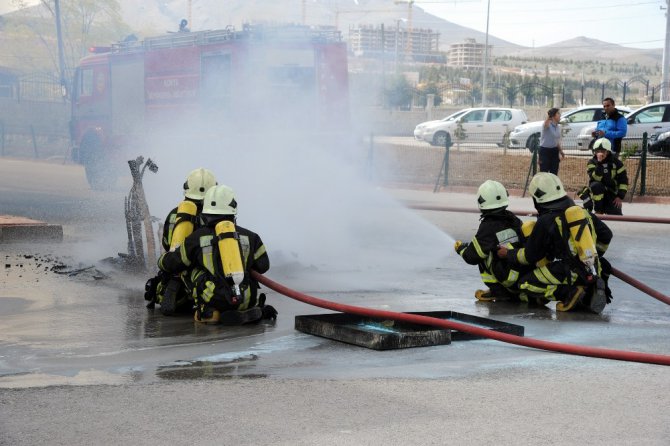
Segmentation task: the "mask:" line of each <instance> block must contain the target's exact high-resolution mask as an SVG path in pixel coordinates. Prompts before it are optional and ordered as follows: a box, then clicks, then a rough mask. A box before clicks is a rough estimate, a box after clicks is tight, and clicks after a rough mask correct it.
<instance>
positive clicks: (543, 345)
mask: <svg viewBox="0 0 670 446" xmlns="http://www.w3.org/2000/svg"><path fill="white" fill-rule="evenodd" d="M617 273H619V271H617ZM251 275H252V277H253V278H254V279H256V280H258V281H259V282H260V283H262V284H263V285H265V286H267V287H268V288H270V289H272V290H274V291H276V292H277V293H280V294H283V295H284V296H287V297H290V298H291V299H295V300H298V301H300V302H303V303H306V304H309V305H314V306H317V307H321V308H325V309H328V310H333V311H340V312H343V313H350V314H357V315H359V316H366V317H373V318H379V319H391V320H394V321H402V322H409V323H414V324H421V325H430V326H434V327H441V328H446V329H449V330H458V331H461V332H463V333H469V334H472V335H475V336H481V337H484V338H488V339H494V340H496V341H502V342H507V343H510V344H515V345H521V346H524V347H530V348H535V349H539V350H548V351H554V352H559V353H567V354H570V355H577V356H590V357H594V358H603V359H614V360H618V361H630V362H641V363H647V364H659V365H670V355H660V354H654V353H643V352H632V351H624V350H612V349H606V348H600V347H589V346H583V345H574V344H562V343H558V342H552V341H545V340H542V339H533V338H526V337H523V336H516V335H512V334H508V333H501V332H497V331H491V330H487V329H484V328H481V327H477V326H474V325H469V324H464V323H462V322H456V321H450V320H445V319H439V318H434V317H429V316H421V315H416V314H408V313H398V312H395V311H387V310H376V309H372V308H366V307H358V306H354V305H347V304H341V303H337V302H331V301H327V300H324V299H320V298H317V297H313V296H310V295H307V294H304V293H301V292H299V291H295V290H292V289H290V288H288V287H286V286H284V285H281V284H280V283H277V282H275V281H273V280H271V279H268V278H267V277H265V276H263V275H262V274H259V273H257V272H255V271H252V272H251ZM617 277H618V276H617Z"/></svg>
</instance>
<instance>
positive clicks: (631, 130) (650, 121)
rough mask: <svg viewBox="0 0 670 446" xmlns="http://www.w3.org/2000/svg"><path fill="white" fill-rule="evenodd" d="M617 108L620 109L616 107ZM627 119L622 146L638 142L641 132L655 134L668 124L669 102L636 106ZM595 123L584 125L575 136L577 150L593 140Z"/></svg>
mask: <svg viewBox="0 0 670 446" xmlns="http://www.w3.org/2000/svg"><path fill="white" fill-rule="evenodd" d="M617 110H621V109H620V108H619V107H617ZM627 119H628V132H627V134H626V137H625V138H624V148H627V147H628V148H629V147H632V146H634V145H638V146H639V144H640V141H641V139H642V134H643V133H645V132H646V133H647V136H648V137H649V138H651V136H653V135H655V134H656V133H659V132H660V131H662V130H663V129H664V128H665V127H667V126H668V125H670V102H669V101H666V102H654V103H653V104H647V105H645V106H643V107H640V108H638V109H637V110H635V111H634V112H632V113H631V114H630V115H628V116H627ZM596 125H597V124H596V123H594V124H593V125H590V126H588V127H585V128H583V129H582V131H581V132H580V134H579V136H578V138H577V146H578V148H579V150H589V149H590V148H589V144H590V143H591V140H593V136H591V133H592V132H593V131H594V130H595V129H596Z"/></svg>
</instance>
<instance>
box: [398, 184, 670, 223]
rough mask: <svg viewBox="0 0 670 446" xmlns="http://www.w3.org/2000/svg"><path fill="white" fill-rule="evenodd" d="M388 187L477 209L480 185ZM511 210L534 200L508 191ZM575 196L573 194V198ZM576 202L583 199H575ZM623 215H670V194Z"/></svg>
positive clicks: (422, 199) (628, 206)
mask: <svg viewBox="0 0 670 446" xmlns="http://www.w3.org/2000/svg"><path fill="white" fill-rule="evenodd" d="M385 188H386V189H387V190H388V191H389V193H390V194H391V195H393V196H394V197H395V198H397V199H398V200H399V201H401V202H403V203H406V204H410V205H418V204H426V205H436V206H446V207H453V208H466V209H472V210H473V212H478V208H477V199H476V195H477V188H474V187H471V188H468V187H446V188H444V187H442V188H440V190H439V191H438V192H433V187H432V186H426V187H421V186H416V185H415V186H410V185H406V184H402V185H401V184H392V185H386V186H385ZM509 193H510V197H509V201H510V205H509V210H511V211H513V212H514V213H516V214H520V215H523V214H529V213H533V212H535V208H534V207H533V201H532V199H531V198H530V196H529V195H528V194H527V193H526V196H525V197H522V196H521V195H522V193H523V191H522V190H518V189H512V190H509ZM573 198H574V197H573ZM576 203H577V204H581V201H579V200H576ZM623 214H624V216H639V217H654V218H670V197H639V196H636V197H634V199H633V203H628V201H625V202H624V205H623Z"/></svg>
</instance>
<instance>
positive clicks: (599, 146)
mask: <svg viewBox="0 0 670 446" xmlns="http://www.w3.org/2000/svg"><path fill="white" fill-rule="evenodd" d="M596 150H607V151H608V152H611V151H612V143H611V142H610V140H609V139H607V138H599V139H596V142H594V143H593V151H594V152H595V151H596Z"/></svg>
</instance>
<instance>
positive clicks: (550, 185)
mask: <svg viewBox="0 0 670 446" xmlns="http://www.w3.org/2000/svg"><path fill="white" fill-rule="evenodd" d="M528 189H529V190H530V195H531V196H532V197H533V199H534V200H535V201H536V202H537V203H549V202H551V201H555V200H558V199H559V198H563V197H565V196H566V195H567V194H566V193H565V189H564V188H563V183H562V182H561V179H560V178H558V177H557V176H556V175H554V174H553V173H549V172H540V173H538V174H537V175H535V176H534V177H533V179H532V180H530V186H529V187H528Z"/></svg>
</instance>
